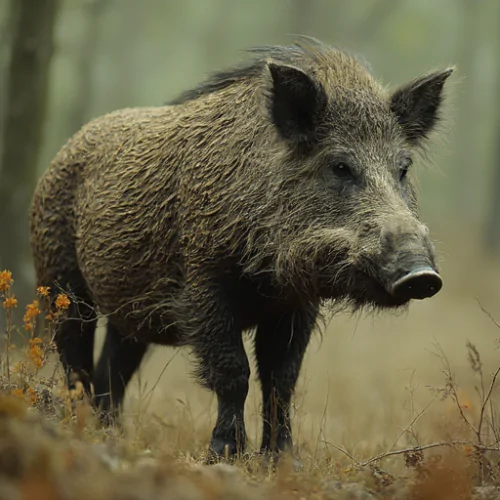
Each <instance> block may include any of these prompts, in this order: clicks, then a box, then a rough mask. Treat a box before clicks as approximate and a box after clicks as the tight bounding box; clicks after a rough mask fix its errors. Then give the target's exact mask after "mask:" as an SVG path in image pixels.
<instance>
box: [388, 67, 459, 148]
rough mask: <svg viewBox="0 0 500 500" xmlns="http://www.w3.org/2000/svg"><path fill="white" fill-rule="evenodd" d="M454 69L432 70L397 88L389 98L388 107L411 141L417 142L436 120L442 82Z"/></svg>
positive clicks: (412, 142)
mask: <svg viewBox="0 0 500 500" xmlns="http://www.w3.org/2000/svg"><path fill="white" fill-rule="evenodd" d="M452 72H453V69H452V68H449V69H447V70H445V71H439V72H436V73H431V74H430V75H427V76H423V77H420V78H417V79H416V80H413V81H412V82H410V83H409V84H407V85H405V86H403V87H401V88H400V89H398V90H396V91H395V92H394V93H393V95H392V97H391V110H392V111H393V113H395V115H396V117H397V119H398V122H399V124H400V125H401V127H402V128H403V130H404V133H405V135H406V139H407V140H408V142H409V143H411V144H418V143H419V142H420V140H421V139H425V138H426V137H427V135H428V133H429V132H431V131H432V129H433V128H434V126H435V125H436V123H437V121H438V120H439V108H440V106H441V102H442V99H443V96H442V93H443V92H442V91H443V86H444V83H445V81H446V80H447V79H448V77H449V76H450V75H451V74H452Z"/></svg>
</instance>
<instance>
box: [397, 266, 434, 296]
mask: <svg viewBox="0 0 500 500" xmlns="http://www.w3.org/2000/svg"><path fill="white" fill-rule="evenodd" d="M442 285H443V282H442V280H441V277H440V276H439V274H438V273H437V272H436V271H434V270H433V269H432V268H430V267H424V268H418V269H414V270H412V271H410V272H409V273H407V274H405V275H404V276H402V277H401V278H399V279H398V280H397V281H396V282H394V283H393V284H392V286H391V287H390V293H391V295H392V296H393V297H396V298H398V299H403V300H410V299H420V300H421V299H427V298H429V297H432V296H433V295H435V294H436V293H438V292H439V290H441V287H442Z"/></svg>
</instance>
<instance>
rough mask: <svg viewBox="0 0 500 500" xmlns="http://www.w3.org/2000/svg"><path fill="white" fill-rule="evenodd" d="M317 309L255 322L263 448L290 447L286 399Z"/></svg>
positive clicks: (288, 405) (302, 355)
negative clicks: (256, 324)
mask: <svg viewBox="0 0 500 500" xmlns="http://www.w3.org/2000/svg"><path fill="white" fill-rule="evenodd" d="M316 316H317V309H314V308H313V310H300V311H297V310H296V311H293V312H289V313H287V314H284V315H283V314H282V315H279V316H276V317H270V318H268V319H267V320H266V321H265V322H263V323H261V324H259V326H258V328H257V334H256V337H255V356H256V359H257V366H258V369H259V378H260V383H261V387H262V400H263V430H262V445H261V450H262V451H263V452H271V453H278V452H280V451H292V448H293V441H292V430H291V425H290V403H291V399H292V395H293V391H294V389H295V384H296V383H297V378H298V376H299V372H300V368H301V365H302V360H303V358H304V353H305V351H306V348H307V345H308V344H309V339H310V337H311V332H312V330H313V328H314V325H315V322H316Z"/></svg>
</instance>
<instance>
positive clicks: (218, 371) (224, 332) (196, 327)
mask: <svg viewBox="0 0 500 500" xmlns="http://www.w3.org/2000/svg"><path fill="white" fill-rule="evenodd" d="M186 296H187V294H186V295H185V298H186ZM188 303H189V306H188ZM188 303H186V307H188V309H189V313H187V311H186V316H185V317H184V319H183V320H181V321H182V329H183V330H184V333H185V334H186V335H187V338H188V339H189V343H190V345H191V346H192V348H193V351H194V354H195V355H196V357H197V359H198V362H199V365H198V368H197V371H196V374H197V377H198V380H199V381H200V383H201V384H202V385H203V386H205V387H207V388H208V389H210V390H212V391H214V392H215V394H216V395H217V400H218V415H217V422H216V424H215V427H214V429H213V432H212V439H211V442H210V452H211V455H212V456H213V455H214V454H215V455H217V456H220V457H223V456H225V455H226V454H227V455H235V454H239V453H242V452H243V451H244V448H245V441H246V432H245V422H244V406H245V400H246V397H247V394H248V379H249V376H250V366H249V363H248V359H247V355H246V353H245V348H244V346H243V340H242V326H241V324H240V322H239V321H238V319H237V316H238V315H237V314H235V313H234V311H233V308H232V304H231V300H230V297H228V295H227V294H226V293H225V292H224V291H222V290H220V289H219V288H218V287H217V286H214V285H213V284H211V286H206V285H205V286H202V285H201V284H200V283H199V282H198V283H196V286H193V287H192V288H191V289H190V291H189V301H188Z"/></svg>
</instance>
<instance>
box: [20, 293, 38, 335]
mask: <svg viewBox="0 0 500 500" xmlns="http://www.w3.org/2000/svg"><path fill="white" fill-rule="evenodd" d="M40 312H41V311H40V309H39V308H38V300H34V301H33V302H32V303H31V304H28V305H27V306H26V312H25V313H24V328H25V329H26V330H27V331H28V332H31V331H32V330H33V329H34V325H35V321H36V317H37V316H38V315H39V314H40Z"/></svg>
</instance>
